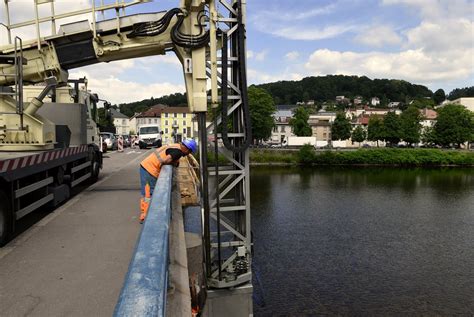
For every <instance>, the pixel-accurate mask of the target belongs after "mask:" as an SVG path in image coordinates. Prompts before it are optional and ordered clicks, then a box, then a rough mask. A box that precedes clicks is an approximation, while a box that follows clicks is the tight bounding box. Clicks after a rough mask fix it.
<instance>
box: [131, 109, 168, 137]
mask: <svg viewBox="0 0 474 317" xmlns="http://www.w3.org/2000/svg"><path fill="white" fill-rule="evenodd" d="M165 108H167V106H165V105H155V106H153V107H151V108H150V109H148V110H147V111H144V112H142V113H140V114H139V115H137V116H135V120H136V131H138V130H139V129H140V127H141V126H142V125H145V124H156V125H157V126H158V127H159V128H160V129H161V112H162V111H163V109H165Z"/></svg>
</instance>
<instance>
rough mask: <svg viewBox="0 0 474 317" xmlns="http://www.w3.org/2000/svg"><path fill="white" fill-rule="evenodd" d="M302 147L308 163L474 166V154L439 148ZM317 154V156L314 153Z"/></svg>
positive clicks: (303, 159)
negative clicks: (339, 148) (317, 149)
mask: <svg viewBox="0 0 474 317" xmlns="http://www.w3.org/2000/svg"><path fill="white" fill-rule="evenodd" d="M309 151H310V149H308V148H301V150H300V151H299V153H298V162H299V163H300V164H304V165H311V164H316V165H400V166H439V165H460V166H469V165H470V166H472V165H474V153H469V152H460V151H443V150H438V149H387V148H383V149H359V150H356V151H337V152H334V151H325V152H323V153H321V154H320V155H315V152H314V150H312V153H310V152H309ZM312 154H313V156H311V155H312Z"/></svg>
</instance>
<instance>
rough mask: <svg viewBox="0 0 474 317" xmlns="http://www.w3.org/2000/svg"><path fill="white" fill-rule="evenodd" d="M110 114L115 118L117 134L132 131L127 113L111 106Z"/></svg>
mask: <svg viewBox="0 0 474 317" xmlns="http://www.w3.org/2000/svg"><path fill="white" fill-rule="evenodd" d="M110 115H111V117H112V119H113V122H114V126H115V133H116V134H129V133H130V122H129V119H128V117H127V116H126V115H124V114H123V113H121V112H120V111H119V110H116V109H114V108H110Z"/></svg>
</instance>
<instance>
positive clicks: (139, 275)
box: [114, 165, 173, 316]
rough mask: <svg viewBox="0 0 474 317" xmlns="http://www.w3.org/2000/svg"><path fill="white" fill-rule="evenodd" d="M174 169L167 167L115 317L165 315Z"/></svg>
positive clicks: (157, 189) (161, 174) (116, 307)
mask: <svg viewBox="0 0 474 317" xmlns="http://www.w3.org/2000/svg"><path fill="white" fill-rule="evenodd" d="M172 178H173V168H172V166H171V165H164V166H162V168H161V172H160V176H159V178H158V181H157V183H156V186H155V190H154V192H153V196H152V199H151V203H150V207H149V210H148V213H147V217H146V220H145V223H144V225H143V228H142V232H141V234H140V238H139V240H138V243H137V246H136V248H135V253H134V255H133V258H132V261H131V262H130V266H129V268H128V273H127V276H126V278H125V282H124V285H123V288H122V291H121V293H120V297H119V300H118V303H117V305H116V306H115V312H114V316H165V315H166V312H165V310H166V292H167V288H168V262H169V241H168V230H169V224H170V216H171V188H172Z"/></svg>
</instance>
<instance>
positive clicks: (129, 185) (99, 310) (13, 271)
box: [0, 152, 145, 316]
mask: <svg viewBox="0 0 474 317" xmlns="http://www.w3.org/2000/svg"><path fill="white" fill-rule="evenodd" d="M144 157H145V154H144V153H141V154H140V153H137V152H135V153H129V154H127V152H125V153H120V154H118V153H114V154H111V155H110V157H109V158H107V159H106V161H105V164H108V166H107V167H106V168H105V171H104V173H103V175H104V176H102V178H101V179H100V180H99V181H98V183H96V184H94V185H93V186H91V187H89V188H87V189H85V190H84V191H82V192H81V193H80V194H78V195H77V196H75V197H74V198H73V199H71V200H70V201H69V202H67V203H66V204H65V205H64V206H62V207H60V208H58V209H56V210H55V212H54V213H51V214H50V215H48V216H47V217H45V218H43V219H42V220H41V221H39V222H38V223H37V224H35V225H34V226H33V227H31V228H29V229H28V230H27V231H25V232H24V233H23V234H21V235H20V236H18V237H17V238H16V239H15V240H13V241H12V242H10V243H9V244H8V245H7V246H6V247H5V248H3V249H0V307H1V308H0V315H2V316H25V315H28V316H111V315H112V313H113V310H114V307H115V304H116V302H117V299H118V296H119V293H120V290H121V287H122V283H123V280H124V277H125V274H126V272H127V269H128V264H129V262H130V259H131V256H132V253H133V250H134V247H135V243H136V239H137V236H138V234H139V232H140V229H141V226H140V224H139V223H138V215H139V211H138V206H139V204H138V201H139V195H140V194H139V177H138V166H139V163H140V160H141V159H143V158H144Z"/></svg>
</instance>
